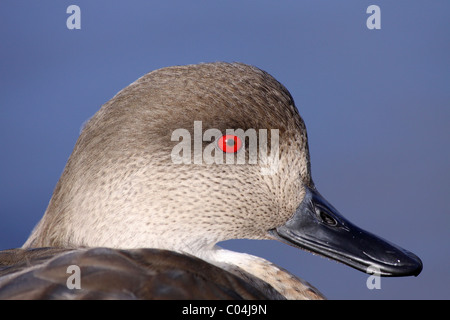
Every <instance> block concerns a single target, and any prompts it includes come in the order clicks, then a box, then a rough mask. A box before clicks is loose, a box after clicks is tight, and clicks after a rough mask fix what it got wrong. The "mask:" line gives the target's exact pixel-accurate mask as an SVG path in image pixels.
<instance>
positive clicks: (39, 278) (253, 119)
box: [0, 63, 322, 299]
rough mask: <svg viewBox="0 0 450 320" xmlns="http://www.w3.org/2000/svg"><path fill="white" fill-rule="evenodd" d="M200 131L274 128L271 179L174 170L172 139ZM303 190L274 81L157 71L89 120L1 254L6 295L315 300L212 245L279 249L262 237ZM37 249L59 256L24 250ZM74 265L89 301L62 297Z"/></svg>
mask: <svg viewBox="0 0 450 320" xmlns="http://www.w3.org/2000/svg"><path fill="white" fill-rule="evenodd" d="M194 121H202V123H203V130H206V129H207V128H217V129H219V130H221V131H222V132H224V133H225V130H226V129H238V128H241V129H243V130H247V129H249V128H254V129H256V130H258V129H268V130H270V129H278V130H279V135H280V138H279V141H280V146H279V150H280V162H279V168H278V171H277V172H276V173H275V174H272V175H262V174H261V165H260V164H259V163H258V164H244V165H220V164H211V165H206V164H202V165H196V164H174V163H173V162H172V161H171V157H170V155H171V150H172V148H173V147H174V145H175V144H176V143H177V142H174V141H171V134H172V132H173V131H174V130H175V129H178V128H184V129H187V130H189V131H190V132H191V134H192V136H193V131H192V130H193V123H194ZM305 186H309V187H313V182H312V179H311V175H310V164H309V153H308V145H307V136H306V129H305V125H304V123H303V120H302V119H301V118H300V116H299V114H298V112H297V110H296V107H295V105H294V101H293V99H292V97H291V95H290V94H289V92H288V91H287V90H286V88H285V87H284V86H283V85H281V84H280V83H279V82H278V81H276V80H275V79H274V78H273V77H272V76H270V75H269V74H267V73H266V72H264V71H262V70H260V69H258V68H255V67H252V66H248V65H244V64H240V63H233V64H229V63H208V64H199V65H189V66H178V67H169V68H164V69H160V70H156V71H153V72H151V73H149V74H147V75H145V76H143V77H142V78H140V79H138V80H137V81H136V82H134V83H132V84H131V85H129V86H128V87H126V88H125V89H123V90H122V91H120V92H119V93H118V94H117V95H116V96H115V97H114V98H113V99H111V100H110V101H109V102H107V103H106V104H105V105H103V106H102V108H101V109H100V110H99V111H98V112H97V113H96V114H95V115H94V116H93V117H92V118H91V119H90V120H89V121H88V122H87V123H86V125H85V127H84V129H83V131H82V133H81V135H80V137H79V139H78V141H77V143H76V145H75V148H74V150H73V153H72V155H71V156H70V159H69V160H68V162H67V165H66V167H65V169H64V172H63V173H62V176H61V178H60V180H59V182H58V184H57V185H56V188H55V190H54V193H53V196H52V198H51V201H50V203H49V206H48V208H47V211H46V212H45V215H44V217H43V218H42V220H41V221H40V222H39V224H38V225H37V226H36V228H35V229H34V231H33V233H32V234H31V236H30V238H29V239H28V240H27V242H26V243H25V245H24V249H22V250H25V251H21V250H19V251H12V252H11V251H10V252H8V251H6V252H2V253H1V255H0V261H3V262H1V263H2V264H3V265H4V267H2V269H1V270H2V271H1V272H2V274H3V276H2V277H1V278H0V297H2V298H8V297H10V298H208V299H211V298H219V299H221V298H239V297H240V298H261V297H265V298H282V297H286V298H292V299H300V298H313V299H314V298H321V297H322V296H321V295H320V293H319V292H318V291H317V290H316V289H314V288H313V287H311V286H310V285H308V284H307V283H306V282H304V281H302V280H300V279H298V278H296V277H295V276H293V275H291V274H290V273H288V272H287V271H286V270H283V269H282V268H279V267H277V266H275V265H273V264H272V263H270V262H268V261H266V260H264V259H261V258H258V257H253V256H250V255H245V254H239V253H235V252H230V251H226V250H223V249H219V248H218V247H216V246H215V244H216V243H217V242H219V241H223V240H228V239H238V238H248V239H273V237H272V236H271V235H270V234H269V233H268V230H270V229H273V228H276V227H278V226H280V225H282V224H284V223H285V222H286V221H287V220H288V219H289V218H291V217H292V215H293V213H294V212H295V210H296V208H297V207H298V206H299V204H300V203H301V201H302V199H303V196H304V194H305V190H304V187H305ZM40 247H52V248H57V249H39V250H41V251H39V250H38V251H36V249H35V250H31V248H40ZM92 247H94V248H95V247H108V248H116V249H85V248H92ZM58 248H63V249H58ZM65 248H67V249H65ZM76 248H82V249H76ZM137 248H158V249H165V250H172V251H174V252H172V253H170V252H168V251H158V250H153V249H152V250H149V249H139V250H134V249H137ZM119 249H120V250H119ZM125 249H126V250H125ZM130 249H133V250H130ZM175 252H178V253H175ZM11 253H13V254H14V255H15V257H16V258H15V260H14V263H12V262H11V261H8V259H9V258H7V256H8V255H11ZM179 253H183V254H186V255H185V256H183V255H180V254H179ZM54 254H55V256H56V257H55V256H54ZM191 255H192V256H196V257H198V258H200V259H203V260H204V261H207V262H209V263H206V262H204V261H203V260H200V259H198V258H193V257H191ZM5 261H6V262H5ZM211 263H212V264H214V265H216V266H218V267H220V268H221V269H218V268H217V267H215V266H213V265H211ZM68 264H79V265H80V267H81V271H82V283H83V290H84V291H78V290H72V291H70V290H69V291H68V289H66V288H64V286H65V281H66V279H67V276H68V275H67V274H66V273H65V269H64V266H66V267H67V265H68ZM0 265H1V264H0ZM5 265H6V266H7V267H6V266H5ZM225 270H227V271H225ZM63 271H64V272H63ZM220 272H222V273H220ZM230 272H231V273H232V274H231V273H230ZM236 276H237V277H236ZM135 277H136V278H135ZM243 280H245V281H243ZM24 281H26V283H29V285H28V287H29V286H31V287H33V288H34V290H32V291H29V293H27V292H28V291H27V290H28V289H23V288H26V287H27V284H26V283H24ZM135 285H136V287H135ZM159 285H162V286H163V287H162V288H160V287H159ZM15 286H17V287H15ZM187 287H189V288H191V289H190V290H186V288H187ZM120 288H123V291H121V290H120Z"/></svg>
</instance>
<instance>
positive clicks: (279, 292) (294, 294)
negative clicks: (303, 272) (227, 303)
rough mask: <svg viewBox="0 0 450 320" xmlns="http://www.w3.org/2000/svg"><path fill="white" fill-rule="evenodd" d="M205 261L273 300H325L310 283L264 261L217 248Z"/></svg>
mask: <svg viewBox="0 0 450 320" xmlns="http://www.w3.org/2000/svg"><path fill="white" fill-rule="evenodd" d="M201 258H203V259H205V260H207V261H208V262H210V263H212V264H214V265H216V266H218V267H221V268H222V269H225V270H227V271H229V272H231V273H233V274H235V275H237V276H239V277H241V278H243V279H244V280H246V281H248V282H249V283H251V284H252V285H254V286H255V287H256V288H258V289H259V290H260V291H262V292H263V293H265V294H266V295H267V296H268V297H270V298H271V299H289V300H322V299H325V297H324V296H323V295H322V294H321V293H320V292H319V291H318V290H317V289H316V288H314V287H313V286H311V285H310V284H309V283H307V282H306V281H304V280H302V279H300V278H298V277H296V276H294V275H293V274H291V273H289V272H288V271H287V270H285V269H283V268H280V267H279V266H277V265H275V264H273V263H271V262H269V261H267V260H265V259H263V258H260V257H256V256H252V255H249V254H245V253H239V252H234V251H230V250H225V249H221V248H218V247H215V248H214V249H213V250H212V252H211V253H209V254H207V255H206V256H205V257H201Z"/></svg>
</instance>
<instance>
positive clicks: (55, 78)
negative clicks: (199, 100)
mask: <svg viewBox="0 0 450 320" xmlns="http://www.w3.org/2000/svg"><path fill="white" fill-rule="evenodd" d="M71 4H76V5H78V6H80V8H81V30H68V29H67V28H66V19H67V18H68V16H69V15H68V14H66V8H67V7H68V6H69V5H71ZM371 4H376V5H378V6H380V8H381V30H369V29H367V27H366V19H367V18H368V17H369V14H367V13H366V8H367V7H368V6H369V5H371ZM449 13H450V2H449V1H444V0H440V1H439V0H435V1H425V0H424V1H399V0H398V1H379V0H377V1H376V0H372V1H362V0H354V1H323V0H322V1H249V0H244V1H137V0H133V1H100V0H96V1H77V0H72V1H61V0H59V1H56V0H53V1H43V0H40V1H12V0H2V1H1V2H0V147H1V149H0V150H1V155H0V181H1V183H0V249H7V248H12V247H19V246H21V245H22V244H23V242H24V241H25V240H26V238H27V237H28V235H29V233H30V231H31V229H32V228H33V226H34V225H35V224H36V223H37V222H38V221H39V219H40V218H41V216H42V214H43V213H44V211H45V209H46V206H47V204H48V201H49V199H50V197H51V194H52V191H53V188H54V186H55V184H56V182H57V180H58V178H59V176H60V174H61V172H62V170H63V168H64V165H65V163H66V161H67V159H68V157H69V155H70V153H71V151H72V148H73V146H74V144H75V141H76V139H77V137H78V135H79V131H80V128H81V125H82V123H83V122H84V121H85V120H86V119H88V118H89V117H91V116H92V115H93V114H94V113H95V112H96V111H97V110H98V109H99V108H100V106H101V105H102V104H103V103H105V102H106V101H108V100H109V99H110V98H112V97H113V96H114V95H115V93H117V92H118V91H119V90H120V89H122V88H124V87H125V86H127V85H128V84H130V83H131V82H133V81H134V80H136V79H137V78H139V77H140V76H142V75H144V74H145V73H147V72H149V71H151V70H154V69H158V68H161V67H165V66H171V65H183V64H192V63H199V62H211V61H229V62H231V61H240V62H244V63H248V64H252V65H255V66H258V67H260V68H262V69H264V70H266V71H268V72H269V73H271V74H272V75H273V76H274V77H275V78H277V79H278V80H279V81H280V82H282V83H283V84H284V85H285V86H286V87H287V88H288V89H289V90H290V92H291V94H292V95H293V97H294V99H295V101H296V104H297V107H298V108H299V110H300V113H301V115H302V116H303V118H304V120H305V122H306V125H307V128H308V134H309V138H310V141H309V142H310V143H309V145H310V151H311V157H312V172H313V178H314V180H315V183H316V185H317V187H318V189H319V190H320V191H321V193H322V194H323V195H324V196H325V197H326V198H327V199H328V200H329V201H330V202H331V203H332V204H333V205H334V206H335V207H336V208H338V209H339V210H340V212H341V213H342V214H343V215H344V216H345V217H347V218H348V219H349V220H351V221H353V222H354V223H356V224H357V225H359V226H361V227H363V228H365V229H367V230H370V231H371V232H373V233H375V234H378V235H380V236H382V237H384V238H386V239H389V240H390V241H392V242H394V243H397V244H399V245H400V246H403V247H404V248H406V249H408V250H411V251H412V252H414V253H416V254H417V255H419V256H420V257H421V258H422V260H423V263H424V270H423V272H422V274H421V275H420V276H419V277H417V278H414V277H407V278H381V289H380V290H369V289H367V287H366V279H367V277H368V276H367V275H366V274H364V273H361V272H358V271H356V270H353V269H351V268H349V267H346V266H344V265H342V264H338V263H336V262H334V261H330V260H328V259H325V258H322V257H318V256H313V255H312V254H310V253H307V252H303V251H301V250H298V249H295V248H291V247H289V246H287V245H284V244H281V243H278V242H275V241H250V240H233V241H228V242H225V243H223V245H224V246H225V247H227V248H231V249H233V250H238V251H244V252H248V253H252V254H256V255H259V256H262V257H265V258H266V259H268V260H270V261H273V262H275V263H277V264H279V265H280V266H282V267H284V268H286V269H288V270H290V271H291V272H293V273H295V274H297V275H299V276H301V277H302V278H304V279H305V280H307V281H309V282H310V283H312V284H313V285H315V286H316V287H318V288H319V289H320V290H321V291H322V292H323V293H324V294H325V295H326V296H327V297H329V298H331V299H431V298H433V299H449V298H450V293H449V292H450V290H449V287H450V275H449V267H450V255H449V253H450V250H449V243H450V241H449V240H450V239H449V229H450V228H449V227H450V214H449V213H450V209H449V202H448V199H449V190H450V171H449V163H450V148H449V147H450V139H449V138H450V134H449V133H450V129H449V125H450V122H449V120H450V90H449V84H450V59H449V58H450V55H449V53H450V19H449Z"/></svg>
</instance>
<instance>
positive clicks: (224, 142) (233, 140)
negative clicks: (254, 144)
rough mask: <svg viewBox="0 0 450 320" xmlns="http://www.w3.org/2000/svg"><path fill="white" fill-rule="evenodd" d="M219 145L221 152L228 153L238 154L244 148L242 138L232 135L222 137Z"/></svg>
mask: <svg viewBox="0 0 450 320" xmlns="http://www.w3.org/2000/svg"><path fill="white" fill-rule="evenodd" d="M217 144H218V145H219V148H220V150H222V151H223V152H227V153H231V152H237V151H238V150H239V149H241V147H242V141H241V138H239V137H238V136H234V135H232V134H226V135H224V136H221V137H220V139H219V141H218V142H217Z"/></svg>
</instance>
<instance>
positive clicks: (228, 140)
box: [226, 139, 234, 147]
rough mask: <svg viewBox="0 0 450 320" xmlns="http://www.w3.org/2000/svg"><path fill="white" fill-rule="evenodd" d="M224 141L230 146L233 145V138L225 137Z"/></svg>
mask: <svg viewBox="0 0 450 320" xmlns="http://www.w3.org/2000/svg"><path fill="white" fill-rule="evenodd" d="M226 143H227V145H228V146H230V147H232V146H234V139H227V141H226Z"/></svg>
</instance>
